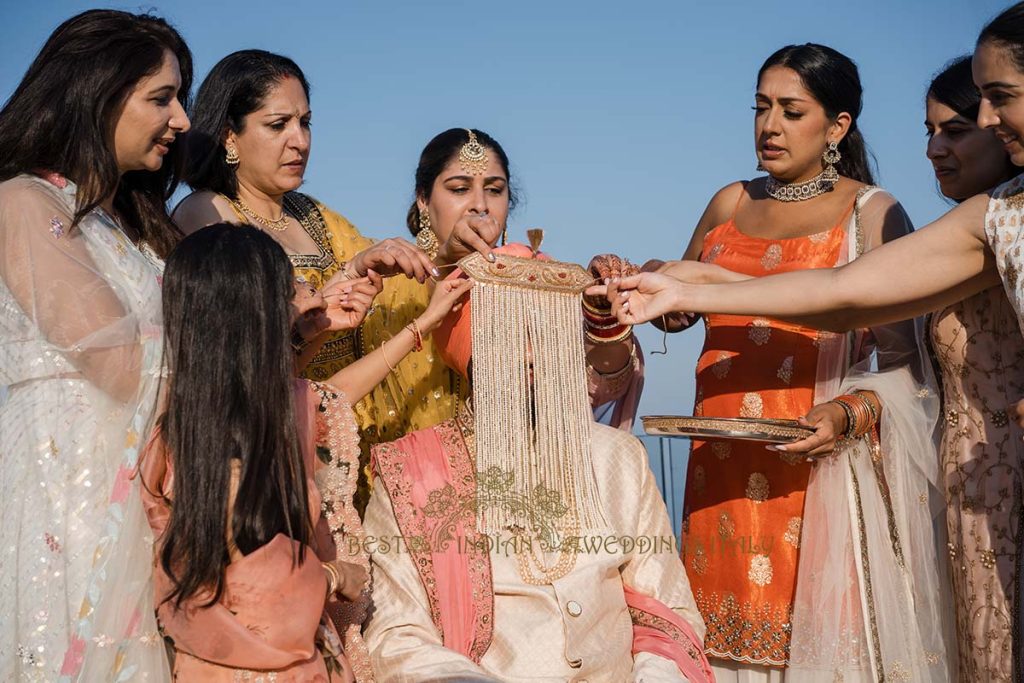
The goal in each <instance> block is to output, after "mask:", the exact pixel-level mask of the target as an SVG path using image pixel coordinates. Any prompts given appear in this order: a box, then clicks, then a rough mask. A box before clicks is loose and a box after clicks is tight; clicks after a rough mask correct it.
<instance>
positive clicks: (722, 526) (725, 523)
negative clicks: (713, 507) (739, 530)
mask: <svg viewBox="0 0 1024 683" xmlns="http://www.w3.org/2000/svg"><path fill="white" fill-rule="evenodd" d="M735 534H736V522H734V521H732V518H731V517H730V516H729V513H728V512H723V513H722V514H720V515H719V516H718V535H719V536H721V537H722V538H732V537H733V536H734V535H735Z"/></svg>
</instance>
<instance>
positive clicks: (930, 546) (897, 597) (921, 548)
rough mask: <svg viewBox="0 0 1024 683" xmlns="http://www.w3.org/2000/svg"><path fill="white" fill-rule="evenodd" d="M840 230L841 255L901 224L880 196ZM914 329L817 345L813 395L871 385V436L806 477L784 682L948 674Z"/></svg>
mask: <svg viewBox="0 0 1024 683" xmlns="http://www.w3.org/2000/svg"><path fill="white" fill-rule="evenodd" d="M858 222H859V226H858V225H857V223H858ZM851 227H852V228H853V229H856V228H859V230H856V232H854V231H853V230H851V247H850V249H849V251H850V254H851V257H850V260H852V259H853V258H855V257H856V255H857V254H859V253H863V252H864V251H866V250H867V249H870V248H873V247H875V246H878V245H880V244H881V243H884V242H886V241H891V240H892V239H895V238H897V237H898V236H899V235H900V234H905V233H906V232H908V231H909V229H910V226H909V221H908V220H907V219H906V216H905V214H904V213H903V211H902V209H901V208H900V207H899V204H898V203H896V201H895V200H894V199H893V198H892V197H890V196H889V195H887V194H885V193H881V192H876V193H875V194H874V195H873V196H871V197H867V198H866V201H865V202H864V204H863V206H862V207H861V211H860V212H859V221H857V220H856V219H855V220H854V222H853V224H852V225H851ZM855 238H856V239H855ZM845 260H846V259H843V261H844V262H845ZM908 267H913V264H908ZM923 331H924V324H923V321H922V320H910V321H904V322H901V323H895V324H891V325H884V326H880V327H875V328H872V329H871V330H858V331H857V332H856V333H853V334H851V335H834V336H831V337H829V338H827V340H826V341H825V342H824V343H823V344H822V346H821V348H820V351H819V366H818V382H817V385H816V387H815V402H816V403H821V402H823V401H827V400H830V399H831V398H833V397H834V396H836V395H839V394H847V393H850V392H852V391H856V390H867V391H874V392H875V393H876V394H877V395H878V397H879V398H880V399H881V403H882V414H881V419H880V423H879V426H878V428H877V431H875V432H873V433H870V434H868V435H865V436H864V437H861V438H858V439H850V440H842V441H840V442H838V444H837V448H836V450H835V452H834V453H833V454H832V455H831V456H830V457H828V458H824V459H822V460H821V461H820V462H818V463H817V464H816V465H815V467H814V470H813V471H812V473H811V478H810V482H809V484H808V488H807V494H806V496H805V499H804V517H803V528H802V531H801V536H800V558H799V569H798V574H799V580H798V581H797V589H796V595H795V597H794V604H793V617H792V622H791V623H792V624H793V630H792V640H791V646H790V662H789V669H788V670H787V673H786V680H787V681H789V680H790V679H792V680H793V682H794V683H802V682H803V681H807V682H808V683H810V682H811V681H819V680H822V678H823V677H825V676H828V677H832V676H833V675H834V676H836V677H839V676H842V677H843V680H847V681H866V680H881V679H883V678H893V679H895V678H897V677H899V676H902V677H903V678H905V679H906V680H948V679H949V677H950V671H954V669H952V667H953V666H955V664H953V662H952V659H951V657H952V655H953V654H954V653H955V643H954V642H953V640H952V634H951V631H950V628H949V626H950V625H951V624H952V623H953V621H952V618H951V614H950V612H949V609H950V605H949V600H948V591H947V590H945V588H944V582H945V581H946V580H947V578H946V577H947V571H948V566H947V565H946V561H947V560H946V553H945V552H944V524H943V519H942V515H943V506H944V500H943V493H942V487H941V484H940V482H939V478H938V477H939V472H938V455H937V453H936V449H935V443H934V439H933V437H934V429H935V424H936V418H937V414H938V401H937V393H936V390H935V386H934V381H933V377H932V372H931V364H930V361H929V360H928V358H929V356H928V354H927V352H926V351H925V346H924V334H923Z"/></svg>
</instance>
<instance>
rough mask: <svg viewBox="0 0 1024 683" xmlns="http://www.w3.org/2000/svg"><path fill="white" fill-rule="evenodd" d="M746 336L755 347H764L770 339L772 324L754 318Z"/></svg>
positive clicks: (762, 319)
mask: <svg viewBox="0 0 1024 683" xmlns="http://www.w3.org/2000/svg"><path fill="white" fill-rule="evenodd" d="M747 336H748V337H750V341H752V342H754V344H756V345H757V346H764V345H765V344H767V343H768V341H769V340H770V339H771V338H772V324H771V323H770V322H769V321H767V320H765V319H764V318H754V319H753V320H752V321H750V331H749V332H747Z"/></svg>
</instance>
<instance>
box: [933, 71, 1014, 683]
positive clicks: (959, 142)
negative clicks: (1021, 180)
mask: <svg viewBox="0 0 1024 683" xmlns="http://www.w3.org/2000/svg"><path fill="white" fill-rule="evenodd" d="M980 101H981V98H980V97H979V96H978V91H977V89H976V88H975V87H974V82H973V81H972V80H971V58H970V56H966V57H961V58H959V59H957V60H955V61H954V62H952V63H951V64H950V65H949V66H947V67H946V68H945V69H944V70H943V71H942V72H941V73H940V74H939V75H938V76H936V77H935V79H934V80H933V81H932V84H931V86H930V87H929V89H928V97H927V100H926V104H927V118H926V120H925V126H926V127H927V129H928V158H929V159H930V160H931V162H932V166H933V167H934V169H935V177H936V179H937V180H938V184H939V189H940V190H941V192H942V194H943V195H945V196H946V197H948V198H949V199H951V200H953V201H955V202H962V201H964V200H965V199H968V198H969V197H973V196H974V195H976V194H981V193H982V192H985V191H986V190H989V189H990V188H993V187H995V186H996V185H998V184H1000V183H1002V182H1004V181H1006V180H1008V179H1009V178H1011V177H1013V176H1014V175H1016V173H1017V171H1018V170H1019V169H1017V168H1016V167H1015V166H1013V164H1012V163H1011V162H1010V159H1009V157H1008V156H1007V154H1006V152H1005V150H1003V147H1002V145H1001V144H1000V143H999V140H998V139H997V138H996V137H995V135H993V134H992V132H991V131H989V130H985V129H982V128H979V127H978V124H977V123H976V119H977V118H978V108H979V104H980ZM931 336H932V347H933V349H934V351H935V355H936V357H937V358H938V360H939V364H940V365H941V367H942V388H943V399H944V410H943V415H944V426H943V437H942V451H941V458H942V468H943V472H944V476H945V481H946V496H947V500H948V504H949V507H948V509H947V511H946V521H947V524H948V528H949V557H950V561H951V563H952V565H953V590H954V605H955V607H956V623H957V636H958V638H957V640H958V642H959V651H960V680H962V681H1010V680H1012V675H1013V666H1012V658H1011V652H1012V649H1013V648H1012V645H1013V639H1014V637H1015V636H1014V629H1013V624H1014V614H1015V613H1016V611H1017V596H1016V585H1015V577H1016V576H1017V572H1018V567H1019V564H1018V561H1019V552H1020V534H1021V525H1020V516H1021V510H1022V509H1024V508H1022V506H1021V502H1020V500H1019V498H1017V496H1016V495H1015V492H1017V491H1019V490H1020V487H1021V483H1022V471H1024V443H1022V441H1021V430H1020V429H1019V428H1018V427H1017V426H1016V424H1014V423H1013V422H1011V421H1010V420H1008V419H1007V415H1006V408H1007V407H1008V406H1009V405H1010V404H1011V403H1013V402H1014V401H1015V400H1017V399H1018V398H1020V397H1021V396H1024V340H1022V339H1021V334H1020V331H1019V329H1018V327H1017V319H1016V316H1015V314H1014V311H1013V307H1012V306H1010V302H1009V300H1007V298H1006V292H1005V291H1003V288H1002V287H999V286H996V287H990V288H989V289H986V290H985V291H983V292H981V293H979V294H975V295H974V296H972V297H970V298H968V299H964V300H963V301H958V302H957V303H954V304H951V305H949V306H947V307H946V308H943V309H941V310H939V311H938V312H936V313H935V315H934V316H932V321H931Z"/></svg>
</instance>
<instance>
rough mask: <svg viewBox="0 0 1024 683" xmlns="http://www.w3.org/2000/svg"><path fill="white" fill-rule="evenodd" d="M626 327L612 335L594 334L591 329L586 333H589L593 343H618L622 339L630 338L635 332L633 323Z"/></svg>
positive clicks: (588, 336)
mask: <svg viewBox="0 0 1024 683" xmlns="http://www.w3.org/2000/svg"><path fill="white" fill-rule="evenodd" d="M625 328H626V329H624V330H623V331H622V332H620V333H618V334H615V335H613V336H611V337H601V336H598V335H596V334H594V333H593V332H591V331H590V330H586V332H585V334H586V335H587V339H589V340H590V342H591V343H593V344H598V345H601V344H618V343H619V342H621V341H625V340H627V339H629V337H630V336H631V335H632V334H633V326H632V325H625Z"/></svg>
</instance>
